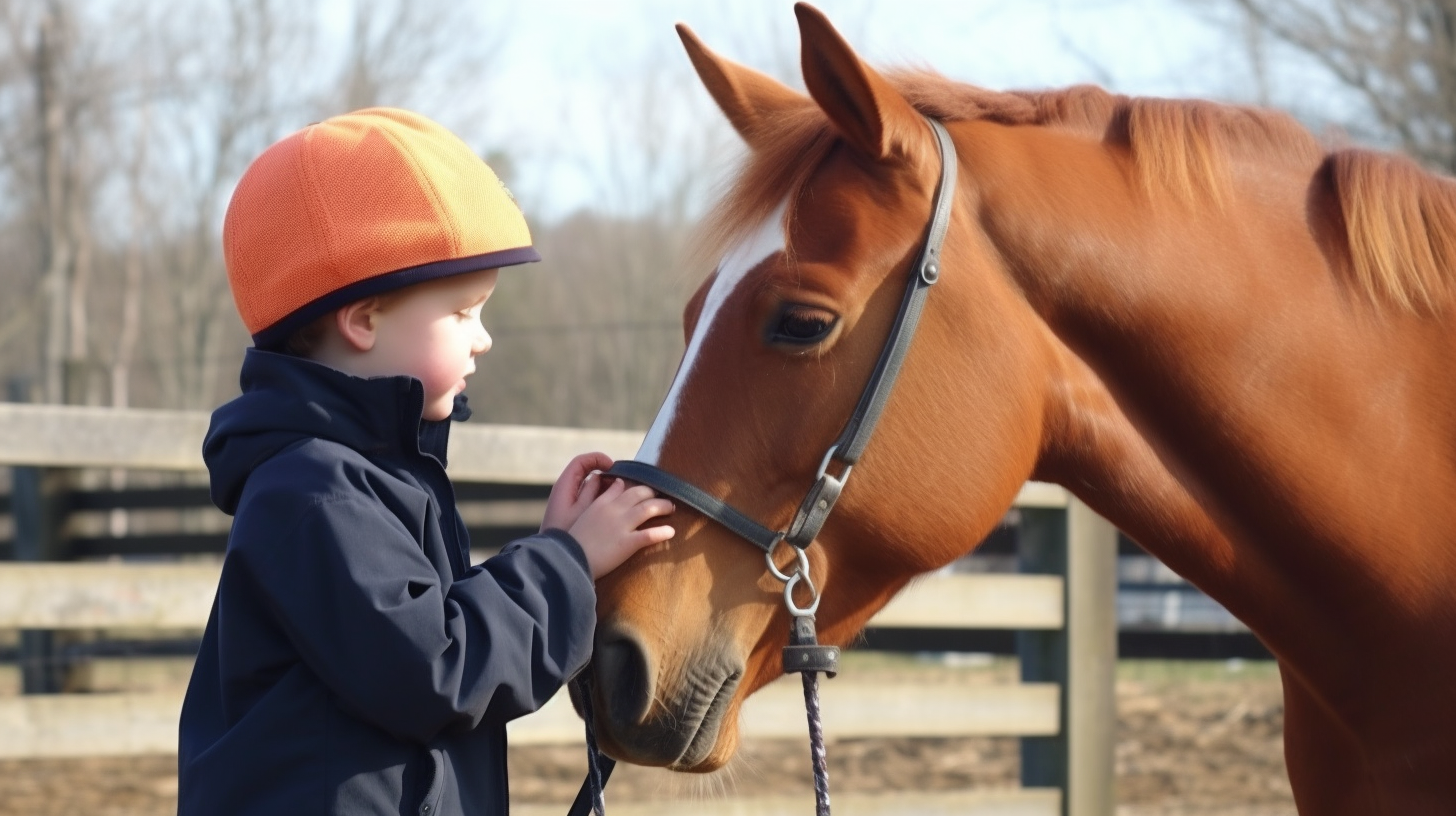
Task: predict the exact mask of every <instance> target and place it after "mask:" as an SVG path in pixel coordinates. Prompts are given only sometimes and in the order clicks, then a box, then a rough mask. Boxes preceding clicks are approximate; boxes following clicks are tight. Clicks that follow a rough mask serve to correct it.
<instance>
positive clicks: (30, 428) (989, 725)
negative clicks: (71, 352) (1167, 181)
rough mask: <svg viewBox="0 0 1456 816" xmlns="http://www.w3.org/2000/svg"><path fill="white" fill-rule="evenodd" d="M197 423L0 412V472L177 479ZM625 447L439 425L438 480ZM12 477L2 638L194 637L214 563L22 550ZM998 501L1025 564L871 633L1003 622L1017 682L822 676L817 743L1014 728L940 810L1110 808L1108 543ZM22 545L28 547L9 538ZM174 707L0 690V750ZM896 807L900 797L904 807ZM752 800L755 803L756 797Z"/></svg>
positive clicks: (61, 752)
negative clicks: (991, 784) (977, 778)
mask: <svg viewBox="0 0 1456 816" xmlns="http://www.w3.org/2000/svg"><path fill="white" fill-rule="evenodd" d="M206 425H207V416H206V415H205V414H197V413H184V412H171V411H142V410H128V411H117V410H112V409H96V408H82V407H69V406H30V405H17V404H3V403H0V465H12V466H20V467H24V468H39V469H43V470H41V471H35V472H32V474H31V475H32V476H34V475H36V473H40V474H42V476H41V478H38V479H37V480H36V484H40V485H43V484H44V482H45V479H44V474H45V473H47V472H51V471H53V470H54V469H63V468H146V469H160V470H174V471H195V470H199V469H200V468H201V467H202V464H201V460H200V454H199V451H200V449H201V441H202V436H203V434H204V432H205V430H206ZM639 441H640V435H639V434H636V433H632V432H619V431H589V430H576V429H560V428H538V427H521V426H491V425H462V426H457V427H456V428H455V429H453V430H452V435H451V450H450V457H449V459H450V467H449V473H450V476H451V478H452V479H453V480H455V481H456V482H458V483H463V484H469V483H486V484H495V485H517V486H521V485H525V486H541V485H549V484H550V483H551V482H552V481H554V480H555V478H556V476H557V474H558V473H559V471H560V469H561V467H562V466H564V464H565V463H566V462H567V461H568V460H569V459H570V457H571V456H573V455H575V454H576V453H578V452H581V451H583V450H591V449H597V450H603V451H605V452H606V453H607V454H608V455H611V456H613V457H627V456H630V455H631V454H632V453H633V452H634V451H635V450H636V447H637V445H638V443H639ZM16 487H17V492H16V493H15V496H14V498H13V501H14V503H15V507H14V510H15V513H16V528H17V529H16V538H17V545H16V553H17V555H19V556H22V557H24V556H25V555H26V553H30V554H31V555H30V560H28V561H15V562H0V629H20V630H27V631H30V632H50V631H56V630H67V629H169V628H190V629H196V628H200V627H201V626H203V624H204V623H205V622H206V619H207V614H208V610H209V608H210V606H211V603H212V597H213V591H214V588H215V586H216V583H217V575H218V566H217V565H216V564H215V563H175V562H167V563H157V562H146V563H136V562H128V561H111V562H76V561H72V562H62V563H57V562H53V561H44V560H37V558H36V554H39V555H40V556H41V557H44V555H45V552H46V549H47V548H46V541H45V539H46V537H47V536H54V535H56V530H57V529H58V521H57V520H56V519H55V518H54V517H53V516H52V515H51V514H48V513H46V512H44V511H36V512H34V513H32V521H31V522H27V523H22V521H21V516H22V515H24V513H23V512H22V511H23V510H24V508H22V507H21V503H22V502H25V501H36V502H38V503H41V504H44V490H43V489H41V490H39V491H38V492H37V494H36V495H31V496H27V495H24V492H25V491H23V490H20V488H21V485H20V484H19V483H17V485H16ZM33 492H34V491H33ZM1016 507H1018V508H1019V509H1020V515H1021V535H1020V564H1021V567H1022V572H1023V574H1001V575H979V574H940V575H936V576H931V577H927V578H925V579H922V580H920V581H918V582H916V583H914V584H912V585H911V587H910V588H909V589H907V590H906V591H905V592H904V593H902V594H901V595H900V596H899V597H897V598H896V599H895V600H894V601H893V602H892V603H891V604H890V605H889V606H888V607H886V608H885V609H884V610H883V611H881V612H880V614H879V615H877V616H876V617H875V619H874V620H873V621H872V623H871V626H873V627H910V628H917V629H978V628H979V629H1002V630H1006V629H1010V630H1016V631H1017V633H1018V634H1017V641H1018V648H1017V651H1018V653H1019V656H1020V663H1021V679H1022V682H1020V683H1017V684H1011V685H1006V686H977V687H966V688H961V687H947V686H917V687H904V686H875V685H869V684H863V683H856V682H854V679H853V677H852V676H846V675H841V677H840V678H837V679H836V680H834V681H833V682H830V683H825V684H823V694H824V711H825V712H826V713H825V730H826V733H827V735H828V736H829V738H830V739H831V740H832V739H835V738H852V737H885V736H896V737H943V736H956V735H977V734H996V735H1011V736H1017V737H1020V738H1021V743H1022V784H1023V791H1021V792H1020V793H1019V794H1001V793H998V794H995V795H993V796H989V797H987V796H980V795H977V796H971V798H964V797H963V798H961V799H954V800H946V802H948V803H949V804H947V803H941V804H945V806H946V807H947V808H960V809H961V812H985V813H992V812H994V813H1003V812H1006V813H1009V812H1015V813H1026V814H1032V813H1036V814H1055V813H1062V814H1073V816H1111V814H1112V813H1113V809H1114V797H1113V789H1112V778H1113V756H1114V750H1113V747H1114V728H1115V711H1116V707H1115V698H1114V694H1113V680H1114V671H1115V664H1116V655H1117V652H1116V650H1117V619H1116V604H1115V593H1116V584H1117V575H1116V556H1117V534H1116V531H1115V530H1114V529H1113V528H1112V527H1111V526H1110V525H1109V524H1107V522H1105V521H1104V520H1102V519H1101V518H1099V517H1097V516H1096V515H1095V514H1093V513H1092V512H1091V511H1090V510H1088V509H1087V508H1086V507H1085V506H1084V505H1082V504H1080V503H1079V502H1077V501H1075V500H1074V499H1071V498H1070V497H1069V496H1068V494H1067V493H1066V492H1065V491H1064V490H1062V489H1061V488H1059V487H1056V486H1053V485H1046V484H1039V483H1028V484H1027V485H1026V486H1025V487H1024V488H1023V490H1022V491H1021V494H1020V495H1019V496H1018V498H1017V501H1016ZM37 519H39V521H36V520H37ZM22 528H24V529H22ZM27 537H30V538H32V539H35V540H30V541H26V542H22V539H25V538H27ZM22 543H23V544H24V546H22ZM179 708H180V698H179V697H178V696H177V695H163V694H90V695H64V694H31V695H23V696H20V697H14V698H8V699H6V698H0V758H17V757H31V758H36V757H73V756H96V755H104V754H131V753H170V752H173V751H175V750H176V733H177V731H176V728H177V713H178V710H179ZM743 727H744V733H745V736H747V737H750V738H752V737H759V738H795V739H797V738H802V737H803V729H804V721H803V711H802V699H801V697H800V694H799V691H798V689H797V686H795V685H793V684H788V683H783V684H777V685H774V686H770V687H769V688H767V689H765V690H763V691H762V692H760V693H759V694H758V695H756V696H755V697H754V698H752V699H751V700H750V701H749V703H748V704H747V705H745V709H744V721H743ZM511 739H512V740H513V742H514V743H516V744H532V743H535V744H542V743H559V742H575V741H579V740H580V739H581V723H580V721H579V719H578V718H577V717H576V715H575V714H574V713H573V712H572V711H571V708H570V705H569V703H567V702H566V700H565V698H564V695H560V696H558V697H557V698H556V699H554V700H553V701H552V702H551V703H549V704H548V705H547V706H546V707H545V708H544V709H543V710H542V711H540V712H538V713H536V714H534V715H532V716H529V717H526V718H523V719H521V720H519V721H518V722H516V723H513V724H512V725H511ZM968 796H969V795H968ZM846 798H848V797H846ZM940 798H944V797H940ZM894 799H895V800H896V801H898V802H899V804H900V806H903V805H904V804H905V801H906V800H905V799H904V797H901V796H897V797H894ZM930 799H935V800H936V802H940V799H939V798H936V797H930V798H929V799H926V800H925V802H922V803H920V805H917V806H916V807H917V809H919V808H921V806H923V807H924V808H929V809H930V810H935V809H936V808H938V807H940V805H934V806H933V807H932V803H931V801H930ZM867 801H868V800H867ZM916 801H917V802H918V801H919V800H918V799H917V800H916ZM839 803H840V800H839V799H836V804H837V805H838V804H839ZM957 803H958V804H957ZM988 803H989V804H988ZM1008 803H1009V804H1008ZM845 805H846V806H848V807H849V808H850V810H851V811H853V810H855V808H856V806H854V805H852V804H850V803H849V802H845ZM741 806H743V805H742V804H741V803H740V805H732V806H731V807H741ZM751 807H752V808H754V811H753V812H767V810H769V809H773V808H772V807H771V803H768V802H766V801H765V802H759V803H757V804H755V805H752V806H751ZM760 807H761V808H764V809H763V810H760V809H758V808H760ZM693 809H694V810H695V811H702V812H706V805H705V803H702V802H698V803H694V806H693ZM800 809H801V805H800V804H795V805H794V806H793V807H792V808H791V810H793V811H798V810H800ZM616 812H621V813H629V812H631V811H627V810H620V809H616ZM643 812H644V813H645V812H647V811H643ZM724 812H727V811H724ZM734 812H737V811H734ZM863 812H870V811H868V810H865V811H863Z"/></svg>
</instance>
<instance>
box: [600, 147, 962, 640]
mask: <svg viewBox="0 0 1456 816" xmlns="http://www.w3.org/2000/svg"><path fill="white" fill-rule="evenodd" d="M927 121H928V122H929V123H930V127H931V130H933V131H934V132H935V141H936V148H937V149H938V151H939V153H940V185H939V187H937V188H936V191H935V198H934V199H933V201H932V204H931V215H930V226H929V229H928V230H927V233H926V236H925V246H924V247H923V248H922V249H921V251H920V256H919V258H918V259H917V260H916V261H915V265H914V266H913V267H912V268H911V276H910V281H909V283H908V284H907V285H906V287H905V296H904V298H903V299H902V300H901V301H900V311H899V312H898V313H897V314H896V315H895V322H894V325H892V326H891V327H890V336H889V338H888V339H887V340H886V341H885V346H884V348H883V349H881V350H880V358H879V360H878V362H876V363H875V370H874V372H873V373H871V374H870V378H869V381H868V382H867V383H866V384H865V389H864V391H863V393H861V394H860V398H859V403H858V404H857V405H856V406H855V408H854V413H853V414H851V415H850V417H849V421H848V422H847V423H845V426H844V430H843V431H841V432H840V434H839V438H838V439H836V440H835V441H834V444H832V445H830V446H829V450H828V451H826V452H825V454H824V459H823V461H822V462H820V464H819V472H818V473H817V474H816V476H815V480H814V485H813V486H812V487H810V488H809V492H808V494H807V495H805V496H804V500H803V501H802V502H800V504H799V509H798V511H797V512H796V513H795V514H794V519H793V521H792V522H790V523H789V526H788V529H786V530H773V529H770V528H768V527H765V526H764V525H762V524H760V523H758V522H757V521H754V520H753V519H752V518H750V517H749V516H748V515H746V514H745V513H743V512H742V511H740V510H738V509H737V508H735V507H733V506H732V505H730V504H728V503H727V502H725V501H723V500H722V499H720V498H718V497H716V496H713V495H711V494H709V493H708V492H706V491H704V490H702V489H700V488H698V487H697V486H696V485H694V484H692V483H691V482H688V481H686V480H684V479H681V478H679V477H677V476H674V475H672V474H671V473H668V472H667V471H665V470H662V469H661V468H659V467H657V466H656V465H650V464H647V463H646V462H638V461H634V460H631V459H624V460H622V461H619V462H617V463H615V464H613V465H612V467H611V468H610V469H609V470H607V472H606V475H608V476H618V477H621V478H624V479H629V480H631V481H634V482H640V483H641V484H645V485H647V486H649V487H651V488H653V489H654V490H657V491H658V492H660V493H665V494H667V495H669V496H671V497H673V498H674V499H676V500H678V501H680V502H682V503H683V504H686V505H687V506H689V507H691V508H693V509H694V510H696V511H698V512H699V513H701V514H702V515H704V516H706V517H708V518H710V519H712V520H713V521H716V522H718V523H719V524H721V525H723V526H724V527H726V528H728V529H729V530H730V531H732V532H733V533H734V534H736V535H737V536H738V537H740V538H742V539H744V540H745V541H747V542H748V543H750V544H752V545H754V546H755V547H758V548H759V549H760V550H763V551H764V552H765V553H767V554H768V557H769V559H770V564H772V558H773V552H774V550H775V548H777V547H778V544H779V542H780V541H786V542H788V543H789V544H791V545H793V547H794V548H795V549H797V550H798V551H799V552H800V553H802V552H803V550H804V548H806V547H808V546H809V545H810V544H811V543H813V541H814V539H815V537H817V536H818V535H819V530H820V529H821V528H823V527H824V522H825V521H826V520H827V519H828V518H829V514H830V512H831V511H833V510H834V505H835V503H837V502H838V501H839V494H840V491H842V490H843V489H844V484H845V482H846V481H848V480H849V474H850V471H851V470H853V469H854V465H855V463H856V462H858V461H859V457H860V454H862V453H864V449H865V446H866V445H868V444H869V441H870V435H871V434H873V433H874V431H875V425H876V424H877V423H878V422H879V419H880V414H881V413H883V412H884V409H885V403H886V402H887V401H888V400H889V398H890V392H891V390H893V389H894V387H895V378H896V377H897V376H898V375H899V373H900V366H901V364H903V363H904V361H905V355H906V354H907V353H908V352H909V350H910V341H911V340H912V339H914V337H915V328H916V325H917V324H918V323H919V322H920V313H921V311H922V310H923V309H924V307H925V298H926V295H928V294H929V292H930V287H931V286H933V285H934V284H935V282H936V281H937V280H938V279H939V278H940V249H941V245H942V244H943V243H945V233H946V230H947V229H948V228H949V226H950V211H951V202H952V201H953V200H954V198H955V194H954V193H955V184H956V157H955V145H954V143H952V142H951V138H950V134H949V133H947V132H946V129H945V126H944V125H942V124H941V123H940V122H938V121H936V120H934V119H928V120H927ZM835 461H837V462H839V463H840V464H841V466H842V468H841V470H840V471H839V474H838V475H837V476H836V475H834V474H832V473H830V472H829V465H830V463H831V462H835ZM804 574H805V576H806V580H807V571H805V572H804ZM779 577H780V578H781V579H782V578H783V576H782V575H780V576H779ZM790 589H791V588H790ZM816 603H817V599H816ZM793 608H794V604H793V602H792V600H790V609H791V611H793Z"/></svg>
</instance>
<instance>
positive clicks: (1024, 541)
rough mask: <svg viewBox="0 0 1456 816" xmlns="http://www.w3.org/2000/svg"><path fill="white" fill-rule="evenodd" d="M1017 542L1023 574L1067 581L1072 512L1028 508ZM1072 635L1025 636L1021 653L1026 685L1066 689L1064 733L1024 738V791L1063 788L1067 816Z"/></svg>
mask: <svg viewBox="0 0 1456 816" xmlns="http://www.w3.org/2000/svg"><path fill="white" fill-rule="evenodd" d="M1019 512H1020V514H1021V523H1020V525H1019V530H1018V533H1019V535H1018V537H1017V556H1018V564H1019V569H1020V571H1021V572H1026V573H1034V574H1050V575H1061V576H1066V574H1067V511H1066V510H1065V509H1062V508H1039V507H1038V508H1031V507H1024V508H1021V510H1020V511H1019ZM1067 635H1068V628H1067V627H1066V626H1065V625H1064V626H1063V627H1062V628H1061V629H1045V630H1021V631H1018V632H1017V633H1016V651H1017V655H1018V656H1019V657H1020V660H1021V682H1023V683H1056V684H1058V686H1060V688H1061V695H1060V696H1061V699H1060V701H1059V706H1058V707H1059V709H1060V711H1061V714H1060V728H1058V733H1057V734H1056V736H1051V737H1022V738H1021V786H1022V787H1023V788H1060V789H1061V790H1062V794H1063V795H1062V813H1063V814H1066V813H1067V801H1068V797H1067V795H1066V791H1067V682H1066V681H1067Z"/></svg>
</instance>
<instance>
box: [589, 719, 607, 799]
mask: <svg viewBox="0 0 1456 816" xmlns="http://www.w3.org/2000/svg"><path fill="white" fill-rule="evenodd" d="M590 706H591V704H590V703H587V708H588V710H590ZM601 760H602V752H601V750H600V749H598V748H597V729H596V726H594V725H592V721H591V715H590V714H588V715H587V718H586V773H587V778H588V779H590V780H591V809H592V814H593V816H607V793H606V787H607V786H606V783H605V782H603V781H602V762H601Z"/></svg>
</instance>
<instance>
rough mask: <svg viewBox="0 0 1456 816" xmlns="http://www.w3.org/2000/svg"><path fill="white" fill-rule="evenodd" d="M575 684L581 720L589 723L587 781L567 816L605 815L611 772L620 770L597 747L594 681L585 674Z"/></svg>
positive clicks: (612, 760) (614, 761) (584, 781)
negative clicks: (592, 684) (616, 769)
mask: <svg viewBox="0 0 1456 816" xmlns="http://www.w3.org/2000/svg"><path fill="white" fill-rule="evenodd" d="M572 682H573V683H575V684H576V692H577V697H579V698H580V700H581V715H582V719H583V720H585V721H586V779H585V780H583V781H582V783H581V790H579V791H577V794H576V801H574V802H572V803H571V809H570V810H569V811H567V816H587V813H588V812H590V813H592V814H593V816H606V813H607V801H606V788H607V780H608V779H610V778H611V776H612V769H613V768H615V767H617V761H616V760H614V759H612V758H611V757H609V756H607V755H606V754H603V753H602V752H601V749H599V748H597V732H596V725H595V723H594V722H593V717H592V698H591V681H590V679H589V678H588V677H587V673H586V672H582V673H581V674H580V675H578V676H577V678H576V679H575V680H573V681H572Z"/></svg>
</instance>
